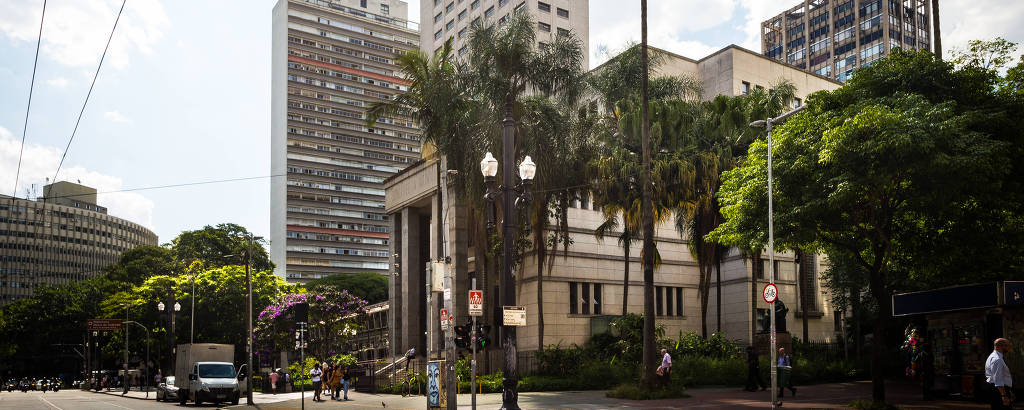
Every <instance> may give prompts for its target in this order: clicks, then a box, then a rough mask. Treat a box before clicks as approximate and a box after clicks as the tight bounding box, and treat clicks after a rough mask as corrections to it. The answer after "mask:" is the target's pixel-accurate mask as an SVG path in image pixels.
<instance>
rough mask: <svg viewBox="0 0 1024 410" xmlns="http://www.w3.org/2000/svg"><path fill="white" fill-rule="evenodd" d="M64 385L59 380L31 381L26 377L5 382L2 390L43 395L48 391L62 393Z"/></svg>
mask: <svg viewBox="0 0 1024 410" xmlns="http://www.w3.org/2000/svg"><path fill="white" fill-rule="evenodd" d="M77 383H80V382H78V381H76V382H75V384H77ZM63 384H64V382H63V381H61V380H60V379H58V378H52V379H31V378H27V377H26V378H22V379H20V380H19V379H10V380H7V381H6V382H4V383H3V384H2V386H3V388H2V389H3V390H6V391H7V392H8V393H13V392H14V391H21V392H22V393H28V392H29V391H41V392H43V393H46V392H47V391H52V392H58V391H60V389H61V387H63V386H62V385H63Z"/></svg>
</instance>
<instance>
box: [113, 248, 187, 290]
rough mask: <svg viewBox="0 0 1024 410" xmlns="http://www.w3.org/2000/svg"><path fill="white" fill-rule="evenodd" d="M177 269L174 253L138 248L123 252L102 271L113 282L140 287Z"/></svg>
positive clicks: (158, 249)
mask: <svg viewBox="0 0 1024 410" xmlns="http://www.w3.org/2000/svg"><path fill="white" fill-rule="evenodd" d="M176 269H177V263H176V260H175V259H174V252H173V251H172V250H171V249H168V248H166V247H161V246H140V247H138V248H133V249H129V250H127V251H125V252H124V253H122V254H121V258H120V259H119V260H118V261H117V263H114V264H112V265H110V266H107V267H106V268H104V269H103V274H105V275H107V277H108V278H109V279H110V280H112V281H114V282H125V283H130V284H132V285H140V284H142V282H144V281H145V280H146V278H149V277H150V276H155V275H170V274H172V273H173V272H174V271H175V270H176Z"/></svg>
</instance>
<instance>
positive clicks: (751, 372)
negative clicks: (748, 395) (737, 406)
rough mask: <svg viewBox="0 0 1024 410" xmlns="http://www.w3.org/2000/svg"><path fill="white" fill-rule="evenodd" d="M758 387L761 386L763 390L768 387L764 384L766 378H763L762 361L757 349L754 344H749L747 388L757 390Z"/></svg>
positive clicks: (747, 389)
mask: <svg viewBox="0 0 1024 410" xmlns="http://www.w3.org/2000/svg"><path fill="white" fill-rule="evenodd" d="M758 387H760V388H761V391H764V390H765V389H766V388H768V386H767V385H765V384H764V379H762V378H761V362H760V358H759V357H757V351H755V350H754V346H747V387H746V389H745V390H746V391H757V388H758Z"/></svg>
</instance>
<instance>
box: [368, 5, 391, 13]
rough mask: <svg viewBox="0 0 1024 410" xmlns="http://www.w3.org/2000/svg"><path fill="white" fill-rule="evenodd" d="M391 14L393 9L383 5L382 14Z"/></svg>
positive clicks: (381, 6) (381, 7)
mask: <svg viewBox="0 0 1024 410" xmlns="http://www.w3.org/2000/svg"><path fill="white" fill-rule="evenodd" d="M364 7H365V6H364ZM390 13H391V7H389V6H388V5H387V4H381V5H380V14H383V15H385V16H386V15H388V14H390Z"/></svg>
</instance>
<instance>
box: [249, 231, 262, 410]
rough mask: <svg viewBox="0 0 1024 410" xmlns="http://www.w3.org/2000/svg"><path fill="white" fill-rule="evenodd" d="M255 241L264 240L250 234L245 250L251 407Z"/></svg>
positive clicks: (250, 403) (250, 401)
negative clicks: (253, 252)
mask: <svg viewBox="0 0 1024 410" xmlns="http://www.w3.org/2000/svg"><path fill="white" fill-rule="evenodd" d="M255 239H263V238H256V237H253V235H252V234H251V233H250V234H249V247H248V248H247V249H246V250H245V283H246V287H247V289H248V291H247V292H246V296H245V298H246V302H245V309H246V321H245V327H246V334H245V343H246V349H245V350H246V355H245V373H246V375H245V404H246V405H249V406H252V405H253V401H252V353H253V352H252V339H253V333H252V273H251V270H252V245H253V242H254V240H255Z"/></svg>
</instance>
